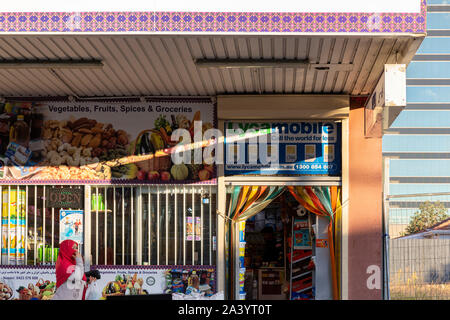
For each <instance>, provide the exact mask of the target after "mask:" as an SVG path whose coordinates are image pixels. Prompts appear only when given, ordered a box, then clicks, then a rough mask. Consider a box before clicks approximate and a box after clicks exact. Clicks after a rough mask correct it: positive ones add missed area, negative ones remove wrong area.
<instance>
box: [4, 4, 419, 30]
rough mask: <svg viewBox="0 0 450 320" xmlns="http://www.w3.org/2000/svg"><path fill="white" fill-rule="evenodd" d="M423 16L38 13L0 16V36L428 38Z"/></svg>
mask: <svg viewBox="0 0 450 320" xmlns="http://www.w3.org/2000/svg"><path fill="white" fill-rule="evenodd" d="M425 30H426V1H425V0H422V3H421V12H420V13H374V14H371V13H298V12H297V13H255V12H251V13H244V12H78V13H67V12H36V13H14V12H13V13H10V12H3V13H0V32H19V33H24V32H31V33H33V32H106V33H110V32H157V33H165V32H188V33H208V32H223V33H234V32H238V33H242V32H246V33H281V32H286V33H293V32H295V33H300V32H308V33H325V32H333V33H334V32H337V33H342V32H351V33H355V32H360V33H380V32H383V33H424V32H425Z"/></svg>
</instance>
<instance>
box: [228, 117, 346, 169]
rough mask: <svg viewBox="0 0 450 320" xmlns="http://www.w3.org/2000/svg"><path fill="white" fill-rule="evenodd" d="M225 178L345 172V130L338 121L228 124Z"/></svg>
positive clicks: (242, 122)
mask: <svg viewBox="0 0 450 320" xmlns="http://www.w3.org/2000/svg"><path fill="white" fill-rule="evenodd" d="M225 128H226V139H225V148H224V149H225V159H226V164H225V174H226V175H235V174H283V175H286V174H307V175H311V174H323V175H338V174H340V171H341V127H340V124H339V123H337V122H334V121H299V122H294V121H273V122H251V121H241V122H226V123H225Z"/></svg>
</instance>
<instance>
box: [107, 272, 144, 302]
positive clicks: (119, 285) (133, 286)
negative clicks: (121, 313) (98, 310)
mask: <svg viewBox="0 0 450 320" xmlns="http://www.w3.org/2000/svg"><path fill="white" fill-rule="evenodd" d="M143 284H144V280H143V279H142V278H138V277H137V274H136V273H135V274H134V275H133V276H131V275H117V276H116V278H115V279H114V281H110V282H108V284H107V285H106V286H105V287H104V288H103V290H102V300H104V299H106V298H107V297H109V296H124V295H141V294H148V292H146V291H145V290H144V289H143Z"/></svg>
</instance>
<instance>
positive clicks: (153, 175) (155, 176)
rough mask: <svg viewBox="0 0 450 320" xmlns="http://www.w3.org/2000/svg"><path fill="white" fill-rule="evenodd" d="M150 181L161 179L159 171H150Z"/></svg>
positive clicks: (148, 177) (148, 176)
mask: <svg viewBox="0 0 450 320" xmlns="http://www.w3.org/2000/svg"><path fill="white" fill-rule="evenodd" d="M147 179H148V180H157V179H159V172H158V171H150V172H149V173H148V175H147Z"/></svg>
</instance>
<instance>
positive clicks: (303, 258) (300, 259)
mask: <svg viewBox="0 0 450 320" xmlns="http://www.w3.org/2000/svg"><path fill="white" fill-rule="evenodd" d="M311 257H312V254H311V255H309V256H305V257H302V258H299V259H297V260H294V262H292V264H294V263H297V262H300V261H303V260H305V259H308V258H311Z"/></svg>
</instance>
